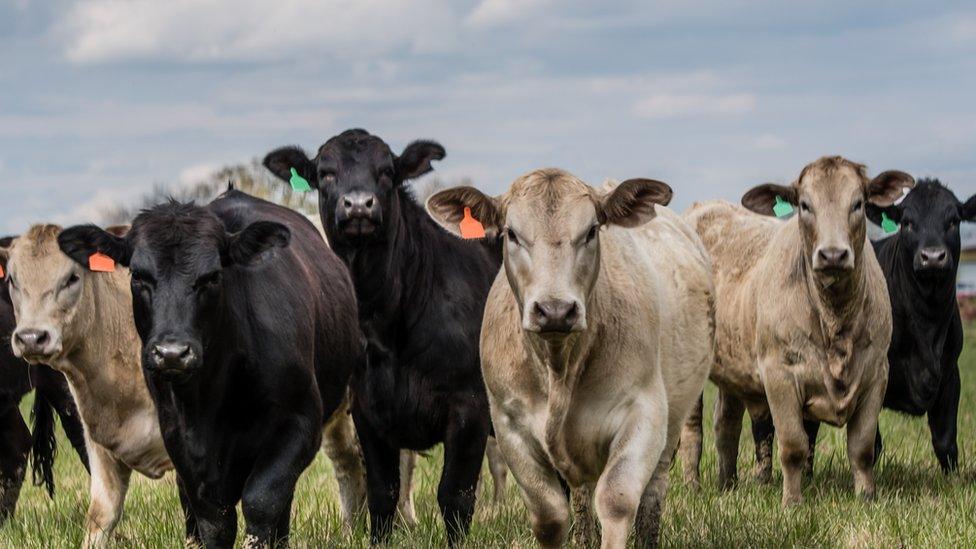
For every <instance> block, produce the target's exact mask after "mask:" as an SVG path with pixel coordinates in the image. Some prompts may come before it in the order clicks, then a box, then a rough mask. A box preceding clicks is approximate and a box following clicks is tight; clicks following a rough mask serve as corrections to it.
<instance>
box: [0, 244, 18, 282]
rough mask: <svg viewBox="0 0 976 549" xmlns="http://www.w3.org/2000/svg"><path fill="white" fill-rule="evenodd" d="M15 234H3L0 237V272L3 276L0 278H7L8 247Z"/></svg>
mask: <svg viewBox="0 0 976 549" xmlns="http://www.w3.org/2000/svg"><path fill="white" fill-rule="evenodd" d="M15 238H17V237H16V236H5V237H3V238H0V272H2V273H3V276H0V279H3V278H7V261H8V260H9V259H10V247H11V246H12V245H13V243H14V239H15Z"/></svg>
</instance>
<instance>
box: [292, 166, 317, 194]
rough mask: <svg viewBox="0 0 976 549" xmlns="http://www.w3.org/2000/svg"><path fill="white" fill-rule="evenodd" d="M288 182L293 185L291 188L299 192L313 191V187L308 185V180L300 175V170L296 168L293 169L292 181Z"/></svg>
mask: <svg viewBox="0 0 976 549" xmlns="http://www.w3.org/2000/svg"><path fill="white" fill-rule="evenodd" d="M288 182H289V183H291V188H292V189H293V190H296V191H298V192H302V193H304V192H308V191H310V190H312V186H311V185H309V184H308V180H307V179H305V178H304V177H302V176H300V175H298V170H296V169H295V168H292V169H291V179H289V180H288Z"/></svg>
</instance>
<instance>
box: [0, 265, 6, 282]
mask: <svg viewBox="0 0 976 549" xmlns="http://www.w3.org/2000/svg"><path fill="white" fill-rule="evenodd" d="M4 278H7V273H5V272H3V265H0V279H4Z"/></svg>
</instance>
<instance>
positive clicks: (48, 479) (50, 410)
mask: <svg viewBox="0 0 976 549" xmlns="http://www.w3.org/2000/svg"><path fill="white" fill-rule="evenodd" d="M31 422H32V423H33V425H32V429H31V431H32V432H33V437H34V442H33V443H32V445H31V468H32V470H33V473H34V486H40V485H42V484H43V485H44V486H45V487H46V488H47V493H48V495H49V496H51V497H52V498H53V497H54V456H55V455H56V454H57V450H58V443H57V439H56V438H55V436H54V407H53V406H51V403H50V402H49V401H48V400H47V399H46V398H44V394H43V393H42V392H41V391H34V409H33V410H32V411H31Z"/></svg>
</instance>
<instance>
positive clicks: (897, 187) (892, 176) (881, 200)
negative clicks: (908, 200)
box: [865, 170, 915, 207]
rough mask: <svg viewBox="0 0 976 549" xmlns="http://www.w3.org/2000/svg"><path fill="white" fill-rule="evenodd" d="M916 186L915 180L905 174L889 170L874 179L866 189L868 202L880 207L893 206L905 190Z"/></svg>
mask: <svg viewBox="0 0 976 549" xmlns="http://www.w3.org/2000/svg"><path fill="white" fill-rule="evenodd" d="M914 186H915V178H913V177H912V176H910V175H908V174H907V173H905V172H900V171H898V170H888V171H886V172H881V173H880V174H878V175H877V176H876V177H875V178H874V179H872V180H871V181H870V182H869V183H868V185H867V188H866V189H865V192H866V193H867V195H868V202H871V203H872V204H876V205H878V206H882V207H884V206H891V205H892V204H894V203H895V201H897V200H898V199H899V198H901V197H902V196H903V195H904V194H905V189H911V188H912V187H914Z"/></svg>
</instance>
